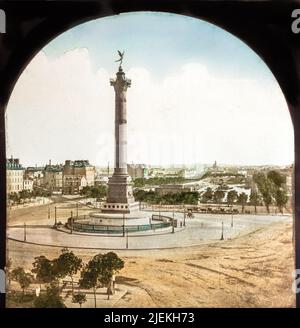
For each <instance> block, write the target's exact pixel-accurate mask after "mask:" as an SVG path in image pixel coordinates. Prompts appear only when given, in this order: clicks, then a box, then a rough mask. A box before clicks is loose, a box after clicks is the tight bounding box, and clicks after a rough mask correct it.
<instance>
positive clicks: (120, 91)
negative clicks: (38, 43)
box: [110, 66, 131, 174]
mask: <svg viewBox="0 0 300 328" xmlns="http://www.w3.org/2000/svg"><path fill="white" fill-rule="evenodd" d="M116 75H117V78H116V79H115V80H111V81H110V84H111V85H112V86H113V87H114V89H115V171H114V172H115V173H116V174H127V109H126V92H127V88H129V87H130V86H131V81H130V80H128V79H126V77H125V73H124V72H123V70H122V67H121V66H120V67H119V71H118V72H117V74H116Z"/></svg>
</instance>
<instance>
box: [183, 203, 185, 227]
mask: <svg viewBox="0 0 300 328" xmlns="http://www.w3.org/2000/svg"><path fill="white" fill-rule="evenodd" d="M183 226H184V227H185V206H184V205H183Z"/></svg>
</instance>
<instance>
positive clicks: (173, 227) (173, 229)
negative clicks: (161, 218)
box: [172, 210, 175, 233]
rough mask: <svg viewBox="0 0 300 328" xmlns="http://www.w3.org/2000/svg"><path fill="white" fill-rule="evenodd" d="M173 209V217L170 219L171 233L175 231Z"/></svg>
mask: <svg viewBox="0 0 300 328" xmlns="http://www.w3.org/2000/svg"><path fill="white" fill-rule="evenodd" d="M174 220H175V219H174V210H173V219H172V233H174V232H175V226H174Z"/></svg>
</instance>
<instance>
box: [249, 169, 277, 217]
mask: <svg viewBox="0 0 300 328" xmlns="http://www.w3.org/2000/svg"><path fill="white" fill-rule="evenodd" d="M253 180H254V182H255V183H256V184H257V187H258V190H259V192H260V193H261V195H262V198H263V202H264V204H265V206H266V208H267V212H268V213H270V205H271V204H272V201H273V199H272V193H273V190H274V189H273V186H274V183H273V182H272V180H270V179H268V178H267V176H266V175H265V174H264V173H262V172H258V173H255V174H254V175H253Z"/></svg>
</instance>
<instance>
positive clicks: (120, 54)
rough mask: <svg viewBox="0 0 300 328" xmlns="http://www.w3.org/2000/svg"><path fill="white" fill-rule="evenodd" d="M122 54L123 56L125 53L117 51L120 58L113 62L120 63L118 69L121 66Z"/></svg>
mask: <svg viewBox="0 0 300 328" xmlns="http://www.w3.org/2000/svg"><path fill="white" fill-rule="evenodd" d="M124 54H125V51H123V52H121V51H120V50H118V55H119V56H120V58H119V59H118V60H115V62H120V67H121V66H122V62H123V58H124Z"/></svg>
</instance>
